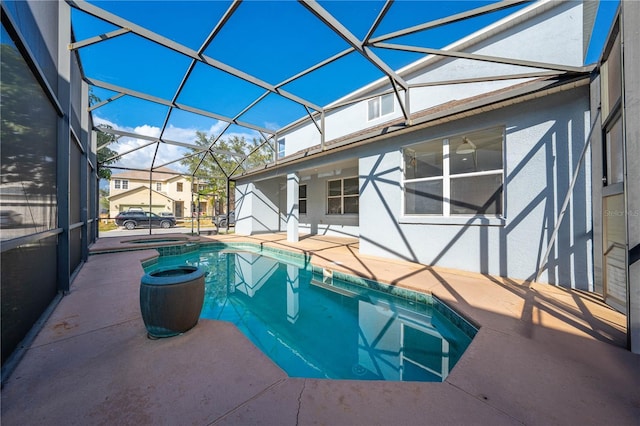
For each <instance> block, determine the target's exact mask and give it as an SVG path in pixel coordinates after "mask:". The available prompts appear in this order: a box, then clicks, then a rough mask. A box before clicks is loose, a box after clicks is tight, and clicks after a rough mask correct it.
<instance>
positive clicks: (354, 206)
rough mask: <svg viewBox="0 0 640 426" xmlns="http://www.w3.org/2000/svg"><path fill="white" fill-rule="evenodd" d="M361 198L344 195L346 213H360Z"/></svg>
mask: <svg viewBox="0 0 640 426" xmlns="http://www.w3.org/2000/svg"><path fill="white" fill-rule="evenodd" d="M359 207H360V206H359V198H358V197H344V212H345V213H358V212H359Z"/></svg>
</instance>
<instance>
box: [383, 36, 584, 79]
mask: <svg viewBox="0 0 640 426" xmlns="http://www.w3.org/2000/svg"><path fill="white" fill-rule="evenodd" d="M372 46H374V47H380V48H383V49H391V50H402V51H404V52H417V53H426V54H429V55H434V56H445V57H449V58H459V59H470V60H474V61H482V62H493V63H496V64H507V65H517V66H521V67H528V68H541V69H547V70H555V71H564V72H576V73H580V72H584V71H585V68H584V67H574V66H571V65H561V64H551V63H547V62H538V61H527V60H523V59H513V58H502V57H499V56H490V55H479V54H477V53H467V52H458V51H453V50H443V49H432V48H429V47H417V46H408V45H404V44H394V43H373V44H372Z"/></svg>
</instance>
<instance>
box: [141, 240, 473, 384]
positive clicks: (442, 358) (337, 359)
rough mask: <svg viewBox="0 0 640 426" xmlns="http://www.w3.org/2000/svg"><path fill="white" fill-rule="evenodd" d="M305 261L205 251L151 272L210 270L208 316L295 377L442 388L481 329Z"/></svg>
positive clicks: (166, 260) (432, 304)
mask: <svg viewBox="0 0 640 426" xmlns="http://www.w3.org/2000/svg"><path fill="white" fill-rule="evenodd" d="M294 263H296V262H294ZM297 263H298V266H296V265H294V264H292V263H290V262H283V261H278V260H276V259H275V258H272V257H268V256H264V255H260V254H258V253H254V252H250V251H229V250H225V249H221V248H204V247H203V248H200V251H196V252H193V253H190V254H183V255H179V256H164V257H160V258H159V259H158V262H157V263H156V264H153V265H150V266H147V267H146V270H147V272H152V271H153V270H155V269H159V268H164V267H167V266H175V265H184V264H188V265H195V266H200V267H202V268H203V269H204V270H205V271H206V281H205V301H204V306H203V309H202V313H201V318H207V319H213V320H223V321H229V322H232V323H234V324H235V325H236V326H237V327H238V328H239V329H240V330H241V331H242V332H243V333H244V334H245V335H246V336H247V337H248V338H249V339H250V340H251V341H252V342H253V343H254V344H255V345H256V346H257V347H259V348H260V349H261V350H262V351H263V352H264V353H265V354H266V355H267V356H269V357H270V358H271V359H272V360H273V361H274V362H275V363H276V364H278V365H279V366H280V367H281V368H282V369H283V370H285V371H286V372H287V374H288V375H289V376H291V377H307V378H330V379H358V380H395V381H398V380H400V381H442V380H444V378H446V377H447V375H448V374H449V372H450V371H451V369H452V368H453V367H454V366H455V364H456V362H457V361H458V360H459V359H460V356H461V355H462V353H463V352H464V350H465V349H466V348H467V346H468V345H469V343H470V342H471V339H472V336H473V332H474V331H475V330H473V331H472V332H470V331H469V328H470V327H469V326H467V327H466V328H465V331H463V330H462V329H460V328H458V327H456V326H455V325H454V323H453V322H452V320H453V321H454V322H458V320H459V318H455V314H454V313H453V312H452V311H450V310H449V309H448V308H447V307H446V306H444V305H440V303H441V302H439V301H437V300H435V299H432V298H431V297H430V296H426V295H422V297H421V299H425V301H426V303H421V302H418V301H415V300H414V301H410V300H407V299H405V298H399V297H395V296H392V295H390V294H388V293H383V292H380V291H374V290H370V289H367V288H364V287H362V286H359V285H355V284H352V283H349V282H347V281H344V280H338V279H336V278H331V277H328V276H327V275H329V274H328V273H322V272H319V271H317V270H316V271H312V270H311V268H310V267H303V266H304V265H300V264H299V263H300V262H297ZM452 315H453V316H454V317H453V318H452ZM463 328H464V327H463Z"/></svg>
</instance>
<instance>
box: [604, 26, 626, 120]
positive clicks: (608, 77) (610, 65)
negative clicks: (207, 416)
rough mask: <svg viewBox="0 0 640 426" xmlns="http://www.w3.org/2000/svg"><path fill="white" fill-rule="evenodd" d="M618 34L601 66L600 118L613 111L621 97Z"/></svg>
mask: <svg viewBox="0 0 640 426" xmlns="http://www.w3.org/2000/svg"><path fill="white" fill-rule="evenodd" d="M621 57H622V54H621V48H620V34H618V35H617V36H616V38H615V39H614V41H613V45H612V46H611V50H610V51H609V52H608V54H607V59H606V60H605V61H604V62H603V64H602V68H601V75H602V78H601V83H600V88H601V104H602V118H603V119H606V118H607V117H609V115H610V114H611V113H612V112H614V109H615V106H616V103H617V102H618V100H620V98H621V97H622V60H621Z"/></svg>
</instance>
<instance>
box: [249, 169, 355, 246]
mask: <svg viewBox="0 0 640 426" xmlns="http://www.w3.org/2000/svg"><path fill="white" fill-rule="evenodd" d="M296 172H297V173H298V174H299V176H300V185H307V194H308V196H307V213H301V214H300V219H299V232H300V233H302V234H313V235H317V234H319V235H334V236H343V237H344V236H351V237H358V235H359V231H358V229H359V228H358V221H359V218H358V215H357V214H341V215H336V214H328V213H327V182H328V181H329V180H333V179H344V178H350V177H357V176H358V167H357V159H356V158H354V159H353V160H352V161H351V162H350V165H349V164H347V167H345V164H344V163H342V164H339V165H336V166H335V167H334V166H330V167H325V168H322V170H320V171H316V170H314V168H310V169H304V170H301V171H296ZM286 203H287V198H286V179H285V177H284V176H276V177H271V178H269V179H265V180H261V181H257V182H243V181H238V182H236V233H237V234H240V235H252V234H256V233H261V232H263V233H264V232H280V231H284V230H286V229H287V223H286V211H287V204H286Z"/></svg>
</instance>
